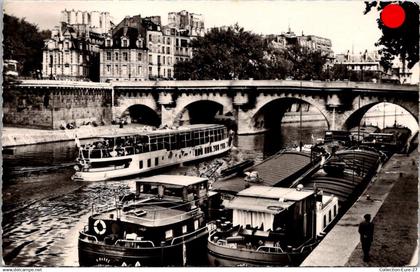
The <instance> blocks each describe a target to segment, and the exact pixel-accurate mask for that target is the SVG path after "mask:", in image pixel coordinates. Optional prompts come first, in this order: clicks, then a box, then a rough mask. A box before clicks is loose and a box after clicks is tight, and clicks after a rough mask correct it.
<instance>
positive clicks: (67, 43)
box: [64, 42, 70, 50]
mask: <svg viewBox="0 0 420 272" xmlns="http://www.w3.org/2000/svg"><path fill="white" fill-rule="evenodd" d="M69 47H70V44H69V42H64V49H65V50H69Z"/></svg>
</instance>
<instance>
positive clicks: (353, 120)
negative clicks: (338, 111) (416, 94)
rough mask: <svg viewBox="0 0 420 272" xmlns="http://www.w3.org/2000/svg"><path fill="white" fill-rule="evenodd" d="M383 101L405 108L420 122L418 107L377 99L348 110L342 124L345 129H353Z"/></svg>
mask: <svg viewBox="0 0 420 272" xmlns="http://www.w3.org/2000/svg"><path fill="white" fill-rule="evenodd" d="M381 103H388V104H392V105H396V106H399V107H401V108H402V109H404V110H405V111H406V112H407V113H409V114H410V116H411V117H412V118H413V119H414V120H415V121H416V122H417V123H418V108H416V107H414V108H413V107H412V106H410V105H409V104H401V103H395V102H387V101H375V102H371V103H363V105H361V106H360V107H354V108H355V109H354V110H353V111H350V112H346V113H345V114H344V122H343V125H342V128H343V129H346V130H348V129H351V128H354V127H356V126H358V125H359V124H360V123H361V121H362V119H363V117H364V116H365V115H366V113H367V112H368V111H369V110H370V109H372V108H373V107H375V106H377V105H379V104H381Z"/></svg>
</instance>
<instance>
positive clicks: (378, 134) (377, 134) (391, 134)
mask: <svg viewBox="0 0 420 272" xmlns="http://www.w3.org/2000/svg"><path fill="white" fill-rule="evenodd" d="M369 136H394V134H393V133H378V132H375V133H371V134H369Z"/></svg>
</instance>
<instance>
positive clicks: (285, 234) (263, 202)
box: [207, 186, 338, 266]
mask: <svg viewBox="0 0 420 272" xmlns="http://www.w3.org/2000/svg"><path fill="white" fill-rule="evenodd" d="M300 188H301V186H299V187H298V189H291V188H280V187H269V186H252V187H250V188H248V189H245V190H243V191H241V192H239V193H238V194H237V195H236V196H235V197H234V198H233V199H232V200H230V201H227V202H226V203H225V207H226V208H227V209H229V210H232V222H230V221H225V222H218V223H217V224H216V227H217V228H216V229H215V230H214V231H212V232H211V233H210V235H209V238H208V243H207V247H208V250H209V262H210V265H211V266H243V265H246V266H296V265H298V264H299V263H300V262H301V261H303V259H304V258H305V257H306V256H307V255H308V254H309V253H310V252H311V250H312V249H313V248H314V247H315V246H316V245H317V243H318V241H319V238H320V236H322V235H323V231H324V230H325V229H326V228H327V227H328V224H329V223H330V222H332V221H333V219H334V217H335V216H336V215H337V212H338V211H337V210H338V199H337V197H334V196H323V195H321V194H317V193H315V192H314V191H303V190H301V189H300ZM327 214H328V215H329V218H328V219H329V220H328V221H324V220H325V219H324V218H326V215H327Z"/></svg>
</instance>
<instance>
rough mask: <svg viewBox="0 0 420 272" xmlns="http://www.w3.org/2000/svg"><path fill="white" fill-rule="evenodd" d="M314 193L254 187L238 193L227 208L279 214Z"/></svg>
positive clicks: (226, 204)
mask: <svg viewBox="0 0 420 272" xmlns="http://www.w3.org/2000/svg"><path fill="white" fill-rule="evenodd" d="M313 194H314V192H313V191H297V190H296V189H290V188H280V187H269V186H252V187H250V188H248V189H245V190H243V191H241V192H239V193H238V195H237V196H236V197H235V198H234V199H233V200H231V201H229V202H228V203H225V207H226V208H228V209H233V210H246V211H253V212H263V213H271V214H279V213H281V212H282V211H284V210H285V209H287V208H289V207H290V206H292V205H293V204H295V203H296V202H299V201H301V200H303V199H305V198H307V197H309V196H311V195H313Z"/></svg>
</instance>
